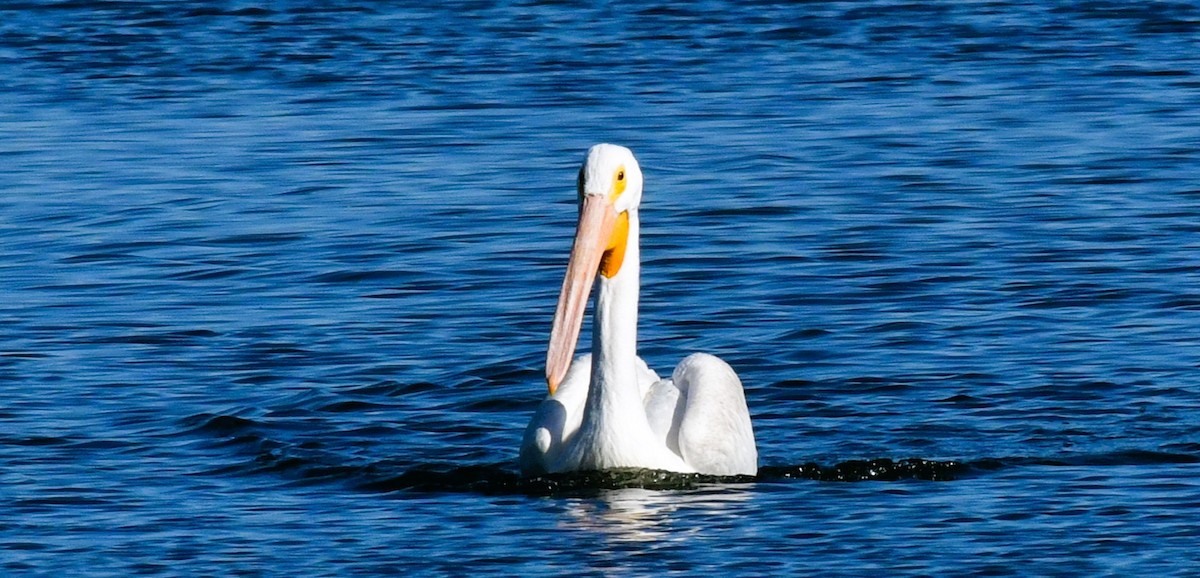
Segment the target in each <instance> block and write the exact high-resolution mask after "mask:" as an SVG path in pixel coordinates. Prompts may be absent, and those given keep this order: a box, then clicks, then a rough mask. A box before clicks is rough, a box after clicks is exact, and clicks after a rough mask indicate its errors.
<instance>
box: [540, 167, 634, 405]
mask: <svg viewBox="0 0 1200 578" xmlns="http://www.w3.org/2000/svg"><path fill="white" fill-rule="evenodd" d="M578 186H579V224H578V226H577V228H576V231H575V243H574V245H573V246H572V248H571V258H570V260H569V261H568V262H567V274H566V277H565V278H564V279H563V285H562V292H561V293H560V294H559V297H558V309H556V310H555V312H554V325H553V327H552V328H551V330H550V347H549V349H548V350H547V352H546V384H547V385H548V386H549V388H550V395H554V392H555V391H556V390H557V389H558V384H559V383H561V382H562V379H563V376H565V375H566V373H567V368H568V367H569V366H570V365H571V356H572V355H573V354H574V353H575V345H576V343H577V342H578V341H579V329H580V327H581V326H582V325H583V313H584V309H585V307H586V306H587V298H588V295H589V294H590V293H591V290H592V284H593V283H594V282H595V280H596V274H597V273H599V274H600V275H601V276H603V277H606V278H612V277H615V276H616V275H617V273H619V272H620V271H621V265H622V264H623V263H624V260H625V248H626V246H627V244H628V242H629V218H630V216H629V213H630V211H634V212H635V213H636V211H637V208H638V205H639V204H640V203H641V201H642V169H641V167H639V166H638V162H637V159H635V158H633V152H632V151H630V150H629V149H627V148H625V147H623V146H617V145H611V144H598V145H595V146H593V147H592V148H590V149H588V153H587V158H586V159H584V161H583V166H582V167H580V169H579V182H578ZM635 242H636V241H635Z"/></svg>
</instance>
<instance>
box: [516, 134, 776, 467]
mask: <svg viewBox="0 0 1200 578" xmlns="http://www.w3.org/2000/svg"><path fill="white" fill-rule="evenodd" d="M578 189H579V226H578V230H577V231H576V233H575V244H574V246H573V247H572V249H571V257H570V260H569V261H568V263H567V274H566V278H565V279H564V280H563V286H562V292H561V293H560V295H559V298H558V309H557V310H556V311H555V313H554V325H553V327H552V328H551V331H550V347H549V350H548V351H547V353H546V383H547V384H548V386H549V389H550V395H549V396H548V397H547V398H546V399H545V401H543V402H542V403H541V405H540V406H538V409H537V412H536V413H535V414H534V416H533V419H532V420H531V421H530V422H529V426H528V427H527V428H525V435H524V439H523V440H522V442H521V456H520V460H519V461H520V467H521V472H522V473H523V474H525V475H537V474H542V473H558V472H571V471H586V470H604V469H610V468H647V469H656V470H668V471H673V472H699V473H703V474H712V475H741V474H744V475H754V474H755V473H756V472H757V471H758V450H757V449H756V448H755V446H754V430H753V429H752V428H751V425H750V411H749V410H748V409H747V408H746V396H745V394H744V393H743V391H742V382H741V381H740V380H738V377H737V374H736V373H734V372H733V369H732V368H730V367H729V365H728V364H727V363H725V362H724V361H721V360H720V359H718V358H716V357H713V356H712V355H708V354H704V353H696V354H693V355H691V356H689V357H687V358H686V359H684V360H683V361H682V362H680V363H679V366H677V367H676V368H675V372H674V373H673V374H672V375H671V379H665V380H663V379H659V378H658V375H657V374H655V373H654V371H652V370H651V369H650V368H649V367H647V366H646V362H644V361H642V359H641V358H639V357H638V355H637V316H638V283H639V275H640V268H641V264H640V262H639V249H638V227H639V223H638V205H639V203H640V202H641V200H642V171H641V169H640V168H639V167H638V162H637V160H636V159H634V158H633V153H632V152H630V150H629V149H627V148H625V147H621V146H616V145H610V144H599V145H596V146H593V147H592V148H591V149H589V150H588V154H587V159H586V160H585V161H584V163H583V167H582V168H580V169H579V180H578ZM597 273H599V282H598V283H597V285H599V288H598V289H597V290H596V302H595V305H594V306H593V315H594V321H593V329H592V353H591V354H590V355H581V356H579V357H578V358H576V359H575V361H574V363H571V362H570V360H571V356H572V355H573V354H574V352H575V345H576V342H577V341H578V340H579V330H580V326H581V325H582V323H583V313H584V307H585V304H586V302H587V298H588V294H589V293H590V292H591V290H592V284H593V282H594V281H595V280H596V275H597ZM568 365H569V366H570V368H569V369H568Z"/></svg>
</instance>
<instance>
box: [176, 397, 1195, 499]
mask: <svg viewBox="0 0 1200 578" xmlns="http://www.w3.org/2000/svg"><path fill="white" fill-rule="evenodd" d="M187 421H188V422H189V423H188V425H190V426H191V427H190V429H189V430H188V431H189V433H193V434H194V433H203V434H205V435H211V436H215V437H216V438H219V439H220V440H221V441H219V442H218V443H217V447H222V446H224V447H228V446H229V445H234V446H241V447H242V448H243V451H245V450H248V451H247V452H246V453H248V454H250V455H251V456H252V458H251V459H250V460H248V461H247V462H243V463H241V464H230V465H226V466H224V467H219V468H216V469H213V470H210V471H209V472H208V473H209V474H211V475H273V476H278V477H282V478H284V479H286V480H288V482H289V483H297V484H304V485H309V484H327V483H328V484H342V485H346V486H349V487H351V488H354V489H357V490H362V491H368V492H381V493H393V492H422V493H428V492H471V493H480V494H488V495H497V494H512V495H521V494H523V495H543V496H548V495H588V494H595V493H596V492H600V491H606V490H613V489H622V488H643V489H650V490H662V491H675V490H693V489H699V488H707V487H713V486H721V485H748V484H759V483H779V482H787V481H796V480H808V481H818V482H897V481H904V480H918V481H929V482H952V481H955V480H960V479H964V478H970V477H975V476H980V475H988V474H990V473H992V472H995V471H997V470H1005V469H1010V468H1025V467H1105V466H1154V465H1179V464H1195V463H1200V453H1192V452H1191V450H1193V449H1194V450H1197V452H1200V446H1191V445H1188V446H1184V447H1182V449H1183V450H1185V451H1174V452H1173V451H1157V450H1143V449H1122V450H1116V451H1110V452H1101V453H1084V454H1077V455H1058V456H1047V457H1038V456H1013V457H1001V458H996V457H984V458H978V459H971V460H931V459H925V458H905V459H892V458H876V459H862V460H848V461H842V462H838V463H835V464H831V465H822V464H818V463H816V462H811V461H809V462H804V463H799V464H797V465H786V463H785V464H784V465H780V464H779V463H778V462H776V463H774V464H768V465H765V466H762V467H760V468H759V471H758V474H757V475H755V476H711V475H704V474H681V473H675V472H666V471H661V470H645V469H634V468H630V469H616V470H606V471H599V472H575V473H568V474H554V475H544V476H537V477H529V478H526V477H522V476H521V475H520V473H519V472H518V471H517V470H516V464H515V462H514V461H504V462H496V463H482V464H463V463H461V462H417V463H401V462H398V461H386V460H385V461H376V462H367V463H360V464H357V465H355V464H352V463H348V462H352V461H353V460H347V459H346V456H342V455H338V454H337V453H336V452H335V453H330V452H324V451H319V450H318V451H313V450H311V449H308V448H301V447H299V446H296V445H293V444H288V443H284V442H280V441H277V440H272V439H270V438H269V436H264V435H262V432H260V431H258V428H257V427H255V426H256V425H258V424H256V422H255V421H253V420H251V419H246V418H242V417H236V416H229V415H212V414H201V415H198V416H193V417H192V418H190V419H189V420H187ZM1173 449H1180V447H1179V446H1176V447H1175V448H1173Z"/></svg>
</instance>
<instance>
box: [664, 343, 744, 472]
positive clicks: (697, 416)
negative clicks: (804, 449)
mask: <svg viewBox="0 0 1200 578" xmlns="http://www.w3.org/2000/svg"><path fill="white" fill-rule="evenodd" d="M671 377H672V379H671V381H672V382H673V388H674V389H675V390H676V391H677V392H678V398H677V401H676V404H675V410H674V412H673V413H672V420H671V426H670V427H669V428H667V430H666V433H665V438H666V441H667V444H668V446H669V447H671V442H672V438H674V442H675V446H674V447H671V449H672V450H673V451H676V452H677V453H678V454H679V455H680V456H681V457H683V460H684V461H685V462H687V463H688V465H690V466H692V467H693V468H695V469H696V471H698V472H701V473H705V474H713V475H719V476H730V475H754V474H756V473H757V472H758V450H757V449H756V448H755V445H754V430H753V429H752V427H751V425H750V410H749V409H748V408H747V407H746V394H745V392H744V391H743V390H742V382H741V380H740V379H738V376H737V374H736V373H734V371H733V368H731V367H729V364H728V363H725V362H724V361H722V360H721V359H719V358H717V357H714V356H712V355H708V354H706V353H695V354H692V355H690V356H688V357H687V358H686V359H684V360H683V361H681V362H679V365H678V366H676V368H675V372H674V374H672V376H671ZM656 389H657V390H659V391H657V392H656V391H655V390H656ZM651 394H652V395H651V396H650V399H655V397H654V395H653V394H657V396H659V398H661V399H660V401H659V402H658V403H662V404H664V407H665V402H666V400H667V398H669V397H670V395H671V394H670V391H669V389H668V388H667V387H665V386H660V387H656V388H652V391H651ZM647 405H648V407H647V415H648V416H649V415H650V414H651V407H650V404H647ZM664 407H658V406H655V407H654V408H653V411H654V412H655V413H656V414H657V413H660V412H663V411H664ZM659 419H661V417H660V418H659ZM651 424H654V420H653V419H652V420H651ZM660 427H661V424H660V426H659V427H656V428H655V431H656V432H658V431H659V428H660Z"/></svg>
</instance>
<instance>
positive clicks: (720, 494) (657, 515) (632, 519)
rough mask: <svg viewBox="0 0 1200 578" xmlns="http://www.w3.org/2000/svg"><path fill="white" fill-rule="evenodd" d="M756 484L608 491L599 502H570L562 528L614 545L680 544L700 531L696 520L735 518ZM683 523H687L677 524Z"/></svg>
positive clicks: (581, 500)
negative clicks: (633, 543)
mask: <svg viewBox="0 0 1200 578" xmlns="http://www.w3.org/2000/svg"><path fill="white" fill-rule="evenodd" d="M753 486H754V484H730V485H719V486H713V487H711V488H708V489H704V490H699V491H690V492H664V491H661V490H651V489H646V488H620V489H614V490H604V491H602V492H601V493H600V494H599V496H597V497H596V498H595V499H586V500H584V499H578V500H571V501H570V502H569V504H568V506H569V509H568V513H569V514H570V516H569V517H568V518H564V520H563V521H564V524H565V525H566V526H567V527H569V528H571V529H576V530H587V531H591V532H594V533H596V534H597V535H600V536H603V537H604V538H605V539H606V540H607V541H609V542H612V543H622V542H650V541H655V542H662V541H673V540H681V539H684V538H686V537H687V536H689V535H691V534H692V533H694V532H696V531H698V530H699V529H700V528H698V527H696V526H694V525H693V524H694V521H695V520H696V519H710V518H717V519H719V518H721V517H726V516H733V515H736V513H737V512H738V510H739V506H741V505H742V504H744V503H745V502H747V501H748V500H750V499H751V497H752V494H751V493H750V491H751V490H752V489H753ZM680 519H684V520H688V521H687V522H685V523H683V524H676V523H675V522H677V521H678V520H680Z"/></svg>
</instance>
